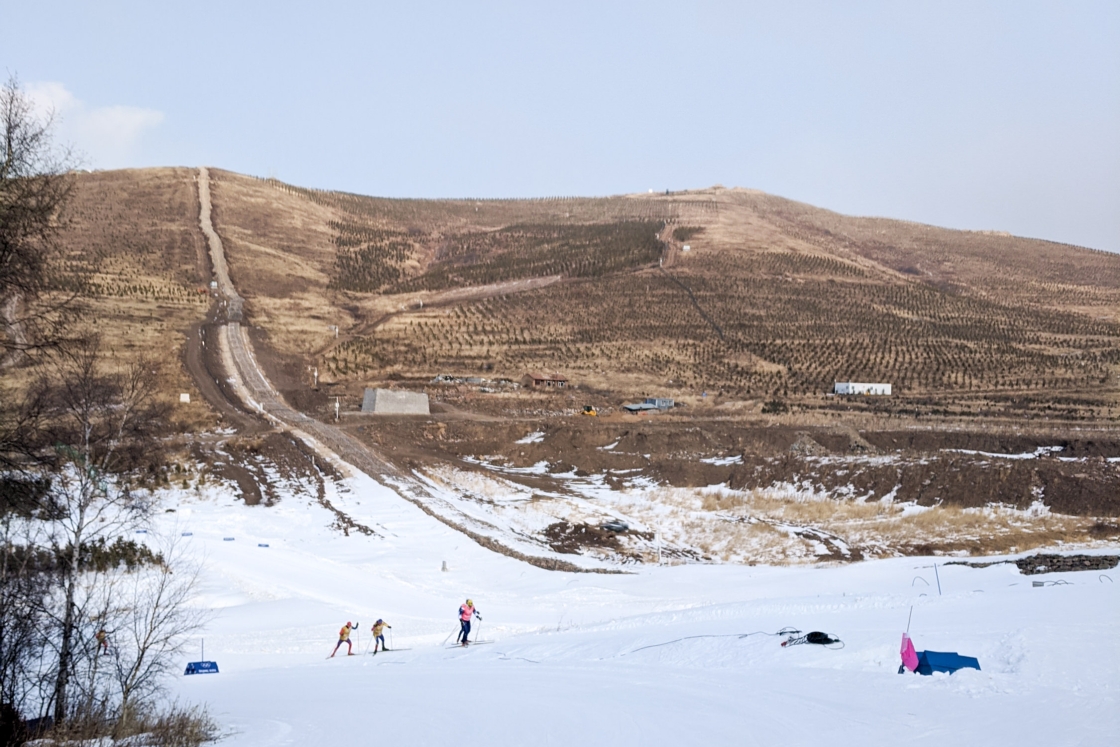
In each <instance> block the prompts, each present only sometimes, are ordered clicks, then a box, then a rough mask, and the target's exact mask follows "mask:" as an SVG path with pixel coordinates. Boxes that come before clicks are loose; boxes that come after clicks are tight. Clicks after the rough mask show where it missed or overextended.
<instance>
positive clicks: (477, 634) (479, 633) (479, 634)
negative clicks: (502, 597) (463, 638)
mask: <svg viewBox="0 0 1120 747" xmlns="http://www.w3.org/2000/svg"><path fill="white" fill-rule="evenodd" d="M481 638H482V618H481V617H480V618H478V630H476V631H475V633H474V640H475V642H478V641H479V640H481Z"/></svg>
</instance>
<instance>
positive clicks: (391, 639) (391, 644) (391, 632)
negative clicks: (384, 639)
mask: <svg viewBox="0 0 1120 747" xmlns="http://www.w3.org/2000/svg"><path fill="white" fill-rule="evenodd" d="M389 645H390V646H392V647H393V648H394V649H395V648H396V647H397V644H395V643H393V628H392V626H389Z"/></svg>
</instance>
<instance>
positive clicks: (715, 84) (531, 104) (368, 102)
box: [0, 0, 1120, 251]
mask: <svg viewBox="0 0 1120 747" xmlns="http://www.w3.org/2000/svg"><path fill="white" fill-rule="evenodd" d="M777 5H778V3H747V2H738V3H735V2H695V3H668V2H593V3H584V2H551V3H543V2H542V3H478V4H471V3H466V2H443V3H422V2H413V3H402V2H393V3H373V2H351V3H347V2H335V3H327V2H322V3H315V4H312V3H288V2H279V1H274V2H267V3H266V2H260V3H256V2H254V3H249V2H236V1H235V0H225V1H224V2H209V1H195V2H189V3H175V4H170V3H168V4H162V3H155V2H151V0H149V1H148V2H53V1H52V0H36V1H35V2H27V1H26V0H21V2H12V1H11V0H0V69H5V70H6V71H7V72H9V73H16V74H18V75H19V77H20V79H21V81H22V83H23V84H24V86H25V87H26V88H27V89H28V90H29V91H31V92H32V93H34V95H35V96H36V97H37V98H38V99H40V100H42V101H44V102H46V101H51V102H54V106H55V108H56V109H57V110H58V112H59V113H60V114H61V116H62V126H61V134H62V135H63V136H65V138H66V139H68V140H69V141H71V142H73V143H75V144H76V145H77V146H78V147H79V148H80V149H81V150H83V151H84V152H85V153H86V154H87V163H88V164H89V165H90V166H91V167H98V168H111V167H117V166H152V165H179V164H183V165H198V164H208V165H212V166H218V167H222V168H227V169H232V170H235V171H240V172H245V173H249V174H257V175H269V174H272V175H275V176H277V177H278V178H280V179H283V180H285V181H288V182H292V183H295V184H300V185H304V186H313V187H323V188H330V189H344V190H349V191H353V192H360V193H364V194H377V195H388V196H401V197H525V196H538V195H576V194H578V195H603V194H617V193H622V192H637V191H645V190H646V189H649V188H653V189H657V190H664V189H685V188H697V187H705V186H710V185H712V184H717V183H719V184H724V185H726V186H743V187H753V188H757V189H762V190H765V191H767V192H771V193H774V194H779V195H782V196H785V197H790V198H792V199H796V200H802V201H804V202H809V203H812V204H815V205H819V206H821V207H826V208H830V209H833V210H838V211H841V212H844V213H851V214H858V215H881V216H888V217H893V218H905V219H910V220H917V221H923V222H928V223H935V224H939V225H944V226H950V227H955V228H973V229H999V230H1007V231H1011V232H1013V233H1015V234H1019V235H1024V236H1035V237H1040V238H1047V239H1052V240H1055V241H1063V242H1069V243H1075V244H1081V245H1085V246H1091V247H1095V248H1100V249H1109V250H1112V251H1120V3H1118V2H1115V0H1113V1H1112V2H1050V3H1035V2H1023V1H1016V2H964V3H952V2H928V3H908V2H882V3H879V2H866V3H828V2H805V3H782V4H781V8H780V9H775V6H777Z"/></svg>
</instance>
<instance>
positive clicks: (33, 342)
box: [0, 77, 73, 365]
mask: <svg viewBox="0 0 1120 747" xmlns="http://www.w3.org/2000/svg"><path fill="white" fill-rule="evenodd" d="M53 124H54V116H53V114H48V115H46V116H39V115H37V114H36V112H35V107H34V106H33V103H32V101H31V99H30V98H29V97H28V96H27V95H26V94H24V92H23V91H22V90H21V89H20V87H19V81H18V80H17V79H16V78H14V77H13V78H11V79H10V80H9V81H8V82H7V83H6V84H5V85H4V86H3V87H2V88H0V127H2V128H3V131H2V133H0V136H2V138H3V143H2V148H3V151H2V152H0V322H2V324H3V329H4V334H3V335H2V336H0V352H3V353H4V356H3V360H2V361H0V364H2V365H11V364H12V363H13V362H15V361H18V360H19V359H21V358H22V357H23V356H25V355H26V353H27V351H29V350H33V349H38V348H41V347H43V346H49V345H51V344H53V343H54V342H55V341H56V338H57V337H58V336H59V335H60V333H61V324H62V323H63V321H64V320H63V318H62V317H61V316H60V315H59V314H58V313H57V312H58V311H59V309H60V308H63V307H65V306H66V303H65V302H64V301H59V300H58V299H55V301H54V302H53V303H49V304H47V305H46V306H43V305H40V304H39V302H40V301H42V300H43V296H44V295H45V293H46V291H47V290H48V289H49V287H50V272H49V269H50V260H51V258H52V256H54V255H55V254H56V253H57V251H58V231H59V225H60V217H61V211H62V208H63V206H64V205H65V204H66V202H67V200H68V199H69V197H70V189H71V181H70V180H69V179H68V178H67V172H68V171H69V170H70V164H71V163H72V160H73V159H72V157H71V155H70V153H69V152H68V151H66V150H60V149H59V148H57V147H56V146H55V144H54V141H53V137H52V136H53Z"/></svg>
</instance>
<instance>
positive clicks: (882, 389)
mask: <svg viewBox="0 0 1120 747" xmlns="http://www.w3.org/2000/svg"><path fill="white" fill-rule="evenodd" d="M832 391H833V392H834V393H835V394H867V395H878V396H884V397H889V396H891V385H890V384H863V383H858V382H855V381H837V382H834V383H833V385H832Z"/></svg>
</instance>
